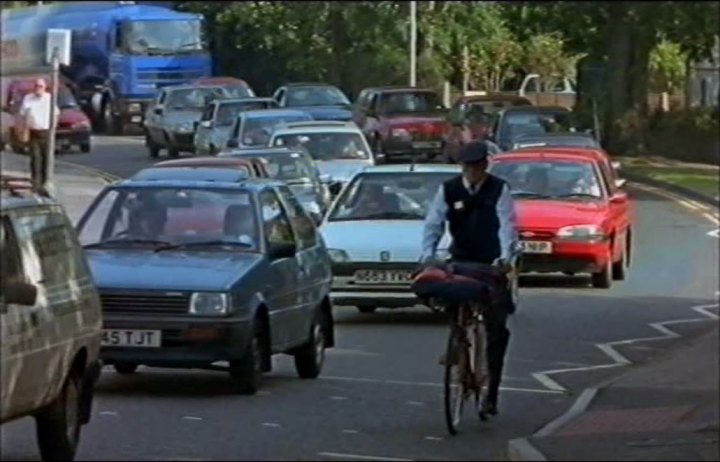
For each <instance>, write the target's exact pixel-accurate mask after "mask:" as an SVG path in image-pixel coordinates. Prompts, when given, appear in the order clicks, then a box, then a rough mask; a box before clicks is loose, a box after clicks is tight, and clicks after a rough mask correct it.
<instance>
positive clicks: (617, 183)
mask: <svg viewBox="0 0 720 462" xmlns="http://www.w3.org/2000/svg"><path fill="white" fill-rule="evenodd" d="M626 184H627V180H626V179H625V178H616V179H615V187H616V188H622V187H623V186H625V185H626Z"/></svg>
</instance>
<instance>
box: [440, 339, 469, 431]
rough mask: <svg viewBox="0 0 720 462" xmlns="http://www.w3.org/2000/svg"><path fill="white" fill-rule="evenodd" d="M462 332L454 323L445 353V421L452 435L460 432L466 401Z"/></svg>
mask: <svg viewBox="0 0 720 462" xmlns="http://www.w3.org/2000/svg"><path fill="white" fill-rule="evenodd" d="M460 334H462V331H461V330H460V329H458V328H457V327H456V326H455V325H452V326H451V329H450V336H449V337H448V343H447V350H446V353H445V384H444V386H445V387H444V388H445V423H446V424H447V429H448V432H449V433H450V434H451V435H456V434H457V432H458V427H459V425H460V421H461V419H462V411H463V404H464V401H465V390H464V386H463V369H464V365H465V356H466V354H465V352H464V348H463V345H462V344H463V342H462V339H461V337H460Z"/></svg>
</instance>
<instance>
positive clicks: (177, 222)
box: [79, 187, 260, 250]
mask: <svg viewBox="0 0 720 462" xmlns="http://www.w3.org/2000/svg"><path fill="white" fill-rule="evenodd" d="M258 236H260V233H259V232H258V223H257V220H256V214H255V205H254V204H253V201H252V200H251V198H250V195H249V194H248V193H246V192H242V191H234V190H219V189H212V190H210V189H194V188H187V189H185V188H170V187H154V188H131V187H122V188H110V189H107V190H106V191H105V192H104V193H103V194H102V195H101V196H100V198H99V199H98V200H97V201H96V202H95V204H94V205H93V207H92V208H91V209H90V210H89V211H88V212H87V215H86V216H85V217H83V220H82V222H81V227H80V229H79V237H80V242H81V243H82V244H83V246H85V247H90V248H92V247H120V248H128V247H132V248H136V247H141V248H146V247H147V248H152V249H154V250H161V249H162V248H167V247H173V246H187V245H190V246H192V247H193V248H195V246H197V248H198V249H199V248H201V247H202V243H219V242H224V243H225V245H226V246H232V247H233V248H238V249H243V250H257V249H258V248H259V247H258V245H259V239H258ZM213 245H214V246H218V245H220V244H213Z"/></svg>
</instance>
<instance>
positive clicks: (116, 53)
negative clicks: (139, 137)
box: [2, 2, 212, 134]
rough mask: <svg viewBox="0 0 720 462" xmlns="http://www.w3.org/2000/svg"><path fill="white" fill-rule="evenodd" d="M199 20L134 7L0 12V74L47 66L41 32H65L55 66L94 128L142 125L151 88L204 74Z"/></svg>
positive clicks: (78, 5)
mask: <svg viewBox="0 0 720 462" xmlns="http://www.w3.org/2000/svg"><path fill="white" fill-rule="evenodd" d="M203 27H204V18H203V16H202V15H199V14H192V13H183V12H178V11H174V10H171V9H168V8H164V7H160V6H150V5H137V4H134V2H58V3H55V4H49V5H40V6H34V7H26V8H17V9H10V10H4V11H3V12H2V60H3V66H2V72H3V74H5V75H7V74H11V73H26V72H30V71H33V70H37V69H41V68H44V69H47V64H46V63H45V40H46V37H47V30H48V29H69V30H71V31H72V52H71V58H72V62H71V64H70V65H69V66H62V67H61V72H62V74H63V75H64V76H65V77H66V78H67V79H69V80H70V81H71V82H72V83H73V85H74V90H75V92H76V94H77V96H78V99H79V100H80V104H81V105H82V107H83V109H84V110H85V111H86V112H87V114H88V116H89V117H90V119H91V120H92V121H93V124H94V125H95V127H96V128H99V129H100V130H102V131H105V132H106V133H110V134H122V133H123V132H124V131H125V130H126V129H127V128H128V127H131V126H136V127H142V126H143V118H144V114H145V111H146V109H147V106H148V104H149V103H150V102H151V100H152V98H153V97H154V96H155V94H156V91H157V89H158V88H160V87H163V86H167V85H176V84H182V83H187V82H189V81H192V80H195V79H199V78H205V77H210V76H211V74H212V60H211V57H210V53H209V52H208V50H207V45H206V43H205V40H204V38H203Z"/></svg>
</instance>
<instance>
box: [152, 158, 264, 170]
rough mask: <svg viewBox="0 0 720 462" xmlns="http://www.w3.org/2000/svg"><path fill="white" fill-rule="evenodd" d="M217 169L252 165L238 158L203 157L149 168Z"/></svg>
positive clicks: (168, 162) (171, 161)
mask: <svg viewBox="0 0 720 462" xmlns="http://www.w3.org/2000/svg"><path fill="white" fill-rule="evenodd" d="M215 166H217V167H219V168H225V166H227V167H228V168H232V167H234V166H235V167H238V166H243V167H252V166H253V163H252V161H251V160H250V159H246V158H238V157H217V156H205V157H189V158H186V159H173V160H166V161H164V162H158V163H157V164H155V165H154V166H153V167H151V168H169V167H210V168H212V167H215Z"/></svg>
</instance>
